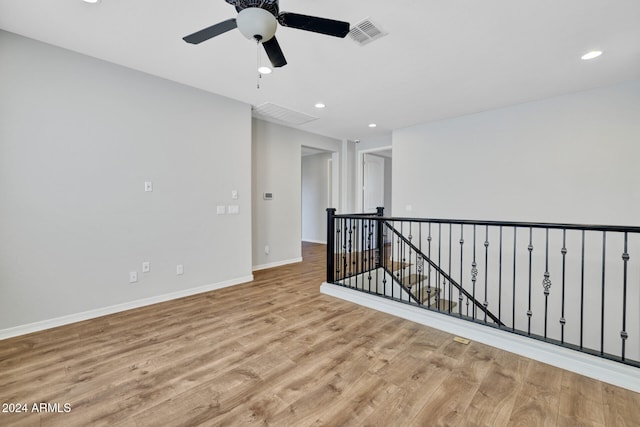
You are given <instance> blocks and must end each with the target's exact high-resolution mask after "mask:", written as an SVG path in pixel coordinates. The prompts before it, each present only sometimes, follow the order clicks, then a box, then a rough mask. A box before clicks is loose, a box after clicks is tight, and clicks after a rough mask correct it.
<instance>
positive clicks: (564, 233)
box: [560, 228, 567, 344]
mask: <svg viewBox="0 0 640 427" xmlns="http://www.w3.org/2000/svg"><path fill="white" fill-rule="evenodd" d="M560 253H561V254H562V314H561V315H560V342H561V343H562V344H564V325H565V324H566V323H567V319H565V318H564V288H565V272H566V262H567V260H566V258H567V229H566V228H563V229H562V250H561V251H560Z"/></svg>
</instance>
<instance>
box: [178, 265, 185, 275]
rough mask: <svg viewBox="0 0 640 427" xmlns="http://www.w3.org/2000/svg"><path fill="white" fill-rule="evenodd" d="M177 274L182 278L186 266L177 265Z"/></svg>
mask: <svg viewBox="0 0 640 427" xmlns="http://www.w3.org/2000/svg"><path fill="white" fill-rule="evenodd" d="M176 274H177V275H178V276H182V275H183V274H184V265H182V264H178V265H176Z"/></svg>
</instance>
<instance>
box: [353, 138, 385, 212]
mask: <svg viewBox="0 0 640 427" xmlns="http://www.w3.org/2000/svg"><path fill="white" fill-rule="evenodd" d="M387 150H393V147H392V146H391V145H387V146H385V147H378V148H370V149H367V150H358V151H356V212H348V213H362V211H363V208H362V186H363V185H364V183H363V182H362V174H363V169H362V163H363V161H364V155H365V154H371V153H376V152H378V151H387ZM385 214H386V215H388V214H389V212H386V213H385Z"/></svg>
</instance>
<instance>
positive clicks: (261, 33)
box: [236, 7, 278, 43]
mask: <svg viewBox="0 0 640 427" xmlns="http://www.w3.org/2000/svg"><path fill="white" fill-rule="evenodd" d="M236 23H237V25H238V30H240V32H241V33H242V35H244V36H245V37H246V38H248V39H249V40H256V39H257V40H258V41H260V42H262V43H264V42H266V41H269V40H271V39H272V38H273V36H274V35H275V34H276V28H277V26H278V22H277V21H276V18H275V16H273V15H272V14H271V12H269V11H267V10H264V9H260V8H259V7H248V8H246V9H243V10H241V11H240V12H239V13H238V17H237V18H236Z"/></svg>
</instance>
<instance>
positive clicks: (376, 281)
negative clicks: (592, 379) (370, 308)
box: [327, 208, 640, 367]
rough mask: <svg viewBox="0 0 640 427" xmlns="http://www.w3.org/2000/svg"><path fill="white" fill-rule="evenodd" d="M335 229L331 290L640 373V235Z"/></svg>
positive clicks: (422, 224)
mask: <svg viewBox="0 0 640 427" xmlns="http://www.w3.org/2000/svg"><path fill="white" fill-rule="evenodd" d="M327 220H328V222H327V232H328V235H327V282H328V283H334V284H338V285H341V286H347V287H350V288H354V289H357V290H359V291H363V292H369V293H372V294H377V295H380V296H382V297H387V298H392V299H394V300H398V301H401V302H403V303H409V304H414V305H415V304H418V305H420V306H422V307H424V308H427V309H433V308H432V305H433V304H432V302H433V301H435V303H436V305H435V307H436V310H437V311H439V312H441V313H443V314H447V315H452V316H454V315H455V316H456V317H460V318H463V319H465V320H470V321H473V322H476V323H480V324H486V325H487V326H491V327H496V328H500V329H502V330H505V331H509V332H512V333H515V334H518V335H522V336H526V337H530V338H533V339H538V340H542V341H545V342H549V343H552V344H556V345H559V346H563V347H566V348H570V349H574V350H577V351H581V352H584V353H588V354H592V355H596V356H599V357H602V358H605V359H610V360H614V361H618V362H621V363H625V364H628V365H632V366H637V367H640V343H639V340H640V227H626V226H611V225H583V224H556V223H534V222H506V221H470V220H449V219H424V218H393V217H384V216H383V210H382V209H381V208H379V209H378V211H377V213H376V214H358V215H336V213H335V209H329V210H328V214H327ZM634 254H637V255H634ZM389 276H391V277H393V281H394V282H396V283H399V284H400V288H402V287H404V289H405V290H406V291H408V292H405V291H404V290H402V289H401V291H400V293H399V294H398V293H397V292H398V291H397V290H396V288H398V287H397V286H392V284H391V283H387V282H386V281H387V278H388V277H389ZM454 276H455V277H454ZM425 285H426V286H425ZM389 287H391V290H389V289H388V288H389ZM425 291H426V292H427V296H426V304H422V303H423V302H425V297H424V292H425ZM441 293H442V294H443V295H442V296H441ZM447 298H448V299H449V303H448V307H446V308H445V309H442V305H441V303H442V300H443V299H447ZM456 298H457V305H458V306H457V309H456V310H453V309H452V306H453V305H454V304H453V302H452V301H454V300H455V299H456ZM465 300H466V301H465ZM463 303H466V307H463Z"/></svg>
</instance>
